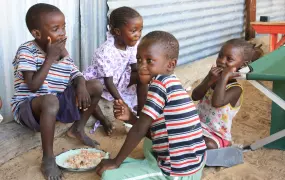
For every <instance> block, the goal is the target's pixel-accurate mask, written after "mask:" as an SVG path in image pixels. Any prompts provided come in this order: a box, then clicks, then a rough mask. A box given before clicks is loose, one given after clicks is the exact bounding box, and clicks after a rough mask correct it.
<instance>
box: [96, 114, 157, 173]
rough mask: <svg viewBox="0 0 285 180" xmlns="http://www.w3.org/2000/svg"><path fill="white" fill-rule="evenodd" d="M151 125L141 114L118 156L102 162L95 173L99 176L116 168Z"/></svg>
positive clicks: (144, 115)
mask: <svg viewBox="0 0 285 180" xmlns="http://www.w3.org/2000/svg"><path fill="white" fill-rule="evenodd" d="M151 123H152V118H151V117H150V116H148V115H146V114H144V113H141V116H140V118H139V120H138V121H137V122H136V123H135V124H134V126H133V127H132V128H131V129H130V131H129V133H128V135H127V138H126V140H125V143H124V144H123V146H122V148H121V150H120V152H119V154H118V155H117V156H116V157H115V158H114V159H106V160H102V161H101V163H100V164H99V165H98V166H97V168H96V172H97V174H99V175H100V176H101V175H102V173H103V172H104V171H105V170H108V169H115V168H118V167H119V166H120V165H121V164H122V162H123V161H124V160H125V159H126V158H127V156H128V155H129V154H130V153H131V152H132V151H133V149H134V148H135V147H136V146H137V145H138V144H139V142H140V141H141V140H142V138H143V137H145V135H146V134H147V131H148V130H149V128H150V125H151Z"/></svg>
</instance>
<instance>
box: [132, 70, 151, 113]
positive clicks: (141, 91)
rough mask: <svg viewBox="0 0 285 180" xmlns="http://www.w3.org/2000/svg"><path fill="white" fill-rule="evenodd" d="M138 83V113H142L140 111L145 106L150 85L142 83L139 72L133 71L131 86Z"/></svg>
mask: <svg viewBox="0 0 285 180" xmlns="http://www.w3.org/2000/svg"><path fill="white" fill-rule="evenodd" d="M133 84H137V97H138V109H137V115H139V114H140V112H141V111H142V109H143V106H144V104H145V101H146V96H147V91H148V85H147V84H142V83H141V82H140V78H139V75H138V73H137V72H132V74H131V79H130V84H129V86H131V85H133Z"/></svg>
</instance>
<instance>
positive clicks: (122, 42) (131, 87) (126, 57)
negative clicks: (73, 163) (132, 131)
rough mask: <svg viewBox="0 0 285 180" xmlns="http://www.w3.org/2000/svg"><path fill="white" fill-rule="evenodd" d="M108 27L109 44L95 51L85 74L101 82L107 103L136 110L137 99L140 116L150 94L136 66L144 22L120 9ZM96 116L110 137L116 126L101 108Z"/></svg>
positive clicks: (87, 77) (133, 13) (139, 16)
mask: <svg viewBox="0 0 285 180" xmlns="http://www.w3.org/2000/svg"><path fill="white" fill-rule="evenodd" d="M109 27H110V31H109V32H107V41H106V42H105V43H104V44H102V45H101V46H100V47H99V48H98V49H97V50H96V51H95V53H94V56H93V61H92V64H91V65H90V66H89V67H88V68H87V69H86V70H85V71H84V72H83V74H84V76H85V78H86V79H87V80H90V79H98V80H100V81H101V83H102V84H103V85H104V90H103V94H102V97H103V98H104V99H106V100H108V101H113V100H117V99H122V100H123V101H124V102H126V103H127V104H128V105H129V107H131V108H132V109H133V108H134V107H135V106H136V105H137V98H138V108H137V110H138V113H139V112H140V111H141V109H142V106H143V104H144V101H145V97H146V92H147V86H145V85H141V84H140V83H139V78H138V74H137V67H136V66H137V59H136V54H137V43H138V41H139V39H140V37H141V33H142V28H143V19H142V17H141V15H140V14H139V13H138V12H137V11H135V10H134V9H132V8H129V7H120V8H117V9H115V10H114V11H112V13H111V15H110V20H109ZM135 84H137V88H136V86H135ZM137 94H138V96H137ZM94 117H95V118H96V119H98V120H99V121H100V122H101V124H102V125H103V127H104V129H105V131H106V133H107V134H108V135H110V134H111V133H112V129H113V125H112V124H111V122H110V121H109V120H107V119H106V118H105V117H104V115H103V113H102V111H101V110H100V108H99V106H98V107H97V108H96V109H95V110H94Z"/></svg>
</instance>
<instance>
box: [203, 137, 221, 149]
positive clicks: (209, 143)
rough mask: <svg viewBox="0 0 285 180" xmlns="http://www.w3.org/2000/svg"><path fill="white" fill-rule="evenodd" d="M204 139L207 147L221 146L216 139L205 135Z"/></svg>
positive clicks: (215, 147)
mask: <svg viewBox="0 0 285 180" xmlns="http://www.w3.org/2000/svg"><path fill="white" fill-rule="evenodd" d="M204 140H205V143H206V146H207V149H218V148H219V147H218V145H217V143H216V142H215V141H214V140H212V139H210V138H208V137H204Z"/></svg>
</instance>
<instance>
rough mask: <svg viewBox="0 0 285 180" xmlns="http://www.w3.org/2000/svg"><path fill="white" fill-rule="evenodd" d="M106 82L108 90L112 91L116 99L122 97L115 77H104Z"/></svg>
mask: <svg viewBox="0 0 285 180" xmlns="http://www.w3.org/2000/svg"><path fill="white" fill-rule="evenodd" d="M104 83H105V86H106V88H107V90H108V91H109V92H110V94H111V95H112V96H113V98H114V99H115V100H117V99H122V97H121V95H120V93H119V92H118V90H117V87H116V86H115V84H114V82H113V77H104Z"/></svg>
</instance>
